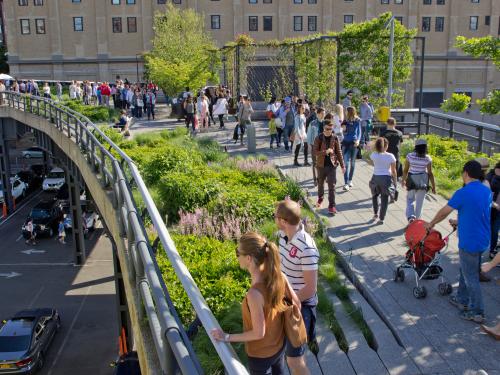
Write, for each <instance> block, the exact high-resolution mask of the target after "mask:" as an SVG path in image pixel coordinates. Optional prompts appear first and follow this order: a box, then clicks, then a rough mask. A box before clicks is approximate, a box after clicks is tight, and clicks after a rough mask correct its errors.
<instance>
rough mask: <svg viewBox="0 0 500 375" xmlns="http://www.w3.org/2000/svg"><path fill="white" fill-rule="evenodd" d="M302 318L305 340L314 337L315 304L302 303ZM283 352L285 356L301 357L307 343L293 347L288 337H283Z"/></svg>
mask: <svg viewBox="0 0 500 375" xmlns="http://www.w3.org/2000/svg"><path fill="white" fill-rule="evenodd" d="M301 312H302V318H303V319H304V325H305V326H306V332H307V341H311V340H314V339H315V338H316V306H307V305H302V308H301ZM285 341H286V344H285V352H286V356H287V357H301V356H302V355H304V353H305V352H306V349H307V344H304V345H302V346H299V347H297V348H294V347H293V346H292V344H290V341H288V338H286V337H285Z"/></svg>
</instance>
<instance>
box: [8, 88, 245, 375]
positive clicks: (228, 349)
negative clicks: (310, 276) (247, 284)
mask: <svg viewBox="0 0 500 375" xmlns="http://www.w3.org/2000/svg"><path fill="white" fill-rule="evenodd" d="M0 95H6V98H7V100H6V102H7V104H8V105H9V106H11V107H12V108H14V109H18V110H20V103H23V111H26V98H29V99H30V100H31V101H36V102H37V112H38V113H37V115H40V107H39V103H40V102H43V103H45V105H44V108H43V112H44V113H43V115H44V117H45V118H47V106H48V107H49V120H50V121H52V120H53V122H54V123H55V125H56V126H57V127H58V128H59V130H60V131H63V125H64V121H62V120H61V119H60V118H59V119H58V118H55V119H51V115H52V109H54V110H55V112H56V114H59V116H60V114H62V113H64V114H66V115H67V116H68V118H69V117H70V116H71V117H72V118H73V119H74V120H75V126H74V127H73V126H70V124H69V123H66V124H65V125H66V127H67V133H68V136H69V137H73V135H74V138H75V142H76V143H80V144H81V145H82V146H84V147H85V148H86V151H87V152H89V153H90V155H89V158H91V159H92V163H93V164H94V165H95V164H97V165H98V166H99V168H101V170H102V174H103V175H104V180H105V181H106V182H107V184H110V183H113V185H114V186H113V189H114V191H115V194H116V197H117V198H116V199H117V200H118V202H119V203H122V204H123V205H124V207H125V208H126V211H127V212H126V214H125V215H124V213H123V212H120V217H121V218H122V219H123V222H124V225H125V224H128V225H125V228H124V229H125V232H126V233H127V235H128V236H132V237H133V239H134V246H135V248H136V250H137V252H138V253H139V254H138V255H137V254H135V258H134V257H132V258H133V260H134V266H137V265H142V267H139V269H140V270H139V272H138V273H140V274H142V275H143V276H142V277H143V279H140V280H139V287H140V291H141V294H143V296H142V297H143V302H144V303H145V304H146V305H147V308H146V310H147V313H148V316H149V314H152V311H151V310H152V309H156V310H159V311H158V312H157V313H156V314H155V315H153V316H151V318H152V320H151V321H150V327H151V329H152V330H154V329H155V328H154V326H155V321H156V322H158V323H159V324H160V325H161V328H162V335H161V336H162V337H163V338H166V339H167V341H168V342H169V343H170V344H171V345H170V346H171V350H172V351H173V352H174V355H175V356H176V359H177V361H178V363H179V366H180V367H181V369H182V367H183V366H182V363H181V362H179V360H180V359H185V358H186V354H188V355H187V356H188V357H189V354H191V353H185V352H183V353H180V352H179V351H178V350H179V348H178V345H172V344H173V343H172V342H171V340H172V339H173V338H172V335H170V328H171V327H170V326H169V325H168V324H167V322H168V321H169V320H171V318H170V317H171V316H170V311H169V308H168V307H170V308H172V304H171V303H167V301H166V299H167V297H166V293H165V292H166V287H165V284H164V282H163V278H162V277H161V275H158V272H157V271H156V267H155V263H156V260H155V259H154V258H153V257H152V256H151V253H152V251H151V246H150V244H149V240H147V235H146V231H145V228H144V226H143V225H142V220H141V218H140V215H139V214H138V212H137V209H136V204H135V201H134V199H133V196H132V193H131V190H130V186H129V185H128V182H127V181H126V179H125V177H124V172H123V170H122V167H121V164H120V162H119V161H118V160H117V159H116V158H115V157H114V156H113V155H112V153H111V152H110V151H111V149H113V150H114V151H115V152H116V153H117V154H118V155H119V156H120V158H121V159H122V162H124V163H126V164H127V166H128V170H129V172H130V174H131V176H132V178H133V181H134V182H135V185H136V187H137V189H138V191H139V192H140V194H141V197H142V199H143V202H144V204H145V206H146V209H147V212H148V214H149V216H150V218H151V220H152V222H153V224H154V226H155V229H156V231H157V233H158V236H159V238H160V241H161V243H162V245H163V248H164V250H165V253H166V255H167V257H168V258H169V260H170V262H171V264H172V266H173V268H174V271H175V273H176V275H177V277H178V278H179V280H180V281H181V283H182V285H183V287H184V289H185V291H186V293H187V295H188V297H189V299H190V301H191V303H192V305H193V307H194V309H195V311H196V314H197V315H198V318H199V320H200V321H201V324H202V325H203V327H204V328H205V330H206V331H207V332H210V331H211V330H212V329H214V328H220V325H219V323H218V321H217V320H216V319H215V316H214V315H213V313H212V311H211V310H210V308H209V307H208V305H207V303H206V301H205V299H204V297H203V296H202V294H201V292H200V290H199V288H198V286H197V285H196V283H195V281H194V279H193V278H192V276H191V274H190V272H189V270H188V268H187V267H186V265H185V264H184V262H183V261H182V258H181V256H180V254H179V252H178V251H177V248H176V246H175V244H174V242H173V240H172V238H171V237H170V234H169V232H168V229H167V227H166V225H165V223H164V222H163V220H162V218H161V215H160V213H159V211H158V209H157V207H156V205H155V204H154V201H153V199H152V197H151V195H150V194H149V190H148V188H147V187H146V184H145V183H144V181H143V179H142V177H141V175H140V173H139V170H138V168H137V166H136V165H135V163H134V162H133V161H132V159H131V158H130V157H129V156H128V155H127V154H126V153H125V152H123V151H122V150H121V149H120V148H119V147H118V146H117V145H116V144H115V143H114V142H113V141H112V140H111V139H110V138H109V137H108V136H107V135H106V134H105V133H104V132H103V131H102V130H101V129H100V128H99V127H98V126H96V125H95V124H94V123H93V122H92V121H90V120H89V119H88V118H87V117H86V116H84V115H82V114H81V113H78V112H76V111H74V110H72V109H70V108H67V107H65V106H62V105H58V103H56V102H54V101H53V100H51V99H47V98H42V97H37V96H30V95H26V94H19V93H15V92H9V91H4V92H1V93H0ZM16 103H17V108H16V105H15V104H16ZM29 112H30V113H33V105H31V102H30V106H29ZM89 128H91V130H89ZM71 131H74V132H75V134H72V133H71ZM80 133H81V134H83V133H85V134H86V140H83V139H82V137H83V136H82V135H81V134H80ZM96 133H97V135H98V136H99V137H100V138H101V139H103V140H104V141H106V143H107V144H108V145H109V146H110V147H111V148H110V149H109V150H107V149H106V148H105V147H104V146H103V145H102V144H101V143H100V142H99V140H98V139H97V137H96ZM79 138H80V139H79ZM78 140H79V142H78ZM96 146H97V147H98V148H99V151H100V155H99V156H100V159H99V158H97V157H96V154H95V147H96ZM105 157H107V158H108V159H109V161H110V162H111V166H112V173H111V172H110V171H109V170H108V169H107V166H106V162H105ZM111 174H112V176H114V181H108V180H109V175H111ZM124 193H127V194H124ZM117 209H119V210H121V211H122V207H121V206H119V205H118V208H117ZM124 216H125V217H124ZM131 222H132V223H131ZM134 224H135V225H134ZM136 225H140V231H138V230H137V228H136V227H135V226H136ZM132 231H133V232H134V233H131V232H132ZM141 268H142V269H141ZM136 271H137V270H136ZM146 280H147V283H148V285H149V288H150V289H151V291H152V296H151V295H149V294H148V293H147V289H148V288H144V285H143V283H144V281H146ZM145 293H146V294H145ZM167 293H168V292H167ZM151 297H153V298H152V299H151ZM153 302H154V304H153V305H151V304H152V303H153ZM168 302H171V301H168ZM167 305H168V306H167ZM155 319H156V320H155ZM158 319H159V321H158ZM168 327H170V328H168ZM177 329H178V330H182V326H180V327H177ZM157 336H158V335H155V332H153V337H154V338H155V337H157ZM182 336H184V337H185V333H184V332H182V334H181V337H182ZM209 337H210V340H211V341H212V343H213V345H214V347H215V349H216V351H217V353H218V355H219V357H220V359H221V361H222V363H223V365H224V367H225V369H226V373H227V374H229V375H246V374H248V371H247V370H246V368H245V367H244V366H243V364H241V362H240V361H239V359H238V356H237V355H236V353H235V351H234V350H233V348H232V346H231V345H230V344H228V343H225V342H220V341H215V340H214V339H213V338H212V337H211V335H209ZM184 341H185V340H184ZM154 342H155V346H156V349H157V352H158V355H159V356H160V358H159V359H160V363H162V367H163V370H166V368H167V367H169V366H171V365H169V364H166V363H165V361H164V358H161V355H160V353H163V352H164V350H165V348H161V347H160V346H161V342H160V341H158V340H156V339H155V340H154ZM184 344H185V343H184ZM176 351H177V352H176ZM192 366H195V364H194V365H193V364H191V366H190V368H191V369H190V370H189V369H188V368H185V369H183V370H184V371H183V372H184V373H189V374H190V375H191V374H194V373H199V371H196V372H195V371H193V369H194V368H193V367H192ZM195 367H199V366H195ZM196 370H199V369H198V368H197V369H196Z"/></svg>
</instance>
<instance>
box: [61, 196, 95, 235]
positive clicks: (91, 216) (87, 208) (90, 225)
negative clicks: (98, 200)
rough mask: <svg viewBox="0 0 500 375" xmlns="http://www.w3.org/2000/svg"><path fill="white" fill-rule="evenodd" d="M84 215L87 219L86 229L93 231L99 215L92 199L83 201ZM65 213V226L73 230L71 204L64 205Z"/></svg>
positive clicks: (81, 203)
mask: <svg viewBox="0 0 500 375" xmlns="http://www.w3.org/2000/svg"><path fill="white" fill-rule="evenodd" d="M80 205H81V208H82V216H83V218H84V219H85V223H84V224H85V229H86V230H90V231H93V230H94V229H95V226H96V223H97V220H99V215H98V214H97V212H96V209H95V206H94V204H93V203H92V202H90V201H81V202H80ZM63 213H64V228H65V229H67V230H71V229H72V228H73V217H72V215H71V212H70V207H69V204H66V205H64V206H63Z"/></svg>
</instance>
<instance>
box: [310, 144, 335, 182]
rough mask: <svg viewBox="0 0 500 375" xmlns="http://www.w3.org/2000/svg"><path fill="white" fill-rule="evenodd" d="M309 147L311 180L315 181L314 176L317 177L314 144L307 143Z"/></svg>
mask: <svg viewBox="0 0 500 375" xmlns="http://www.w3.org/2000/svg"><path fill="white" fill-rule="evenodd" d="M309 147H311V149H310V150H309V151H311V159H312V170H313V181H316V178H317V177H316V156H314V153H313V149H314V146H313V145H309ZM335 179H337V176H335Z"/></svg>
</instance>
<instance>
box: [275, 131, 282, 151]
mask: <svg viewBox="0 0 500 375" xmlns="http://www.w3.org/2000/svg"><path fill="white" fill-rule="evenodd" d="M276 131H277V132H278V134H277V138H276V139H277V142H278V147H280V144H281V137H282V135H283V129H282V128H276Z"/></svg>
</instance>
